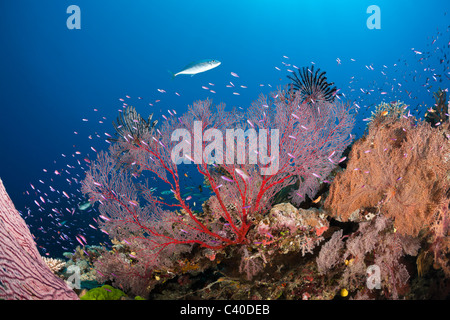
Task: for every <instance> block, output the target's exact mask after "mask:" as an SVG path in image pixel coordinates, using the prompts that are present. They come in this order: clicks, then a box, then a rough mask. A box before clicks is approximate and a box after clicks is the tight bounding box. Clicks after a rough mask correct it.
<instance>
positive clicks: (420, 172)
mask: <svg viewBox="0 0 450 320" xmlns="http://www.w3.org/2000/svg"><path fill="white" fill-rule="evenodd" d="M449 154H450V144H449V141H448V139H447V138H446V136H445V135H444V134H443V133H442V132H441V130H438V129H436V128H432V127H430V126H429V125H428V124H426V123H424V122H421V123H417V124H416V123H415V121H414V119H413V118H411V117H403V116H402V117H400V118H398V117H396V116H393V115H392V116H391V115H386V116H382V115H380V116H378V117H376V118H375V119H374V121H373V122H372V123H371V124H370V125H369V130H368V133H367V134H366V135H364V136H363V137H362V138H361V139H359V140H358V141H356V142H355V143H354V145H353V146H352V150H351V152H350V155H349V162H348V164H347V169H346V170H345V171H343V172H340V173H339V174H338V175H337V176H336V178H335V180H334V182H333V184H332V185H331V187H330V193H329V196H328V198H327V199H326V201H325V207H326V208H327V209H328V210H329V211H330V213H331V214H332V215H333V216H334V217H336V218H338V219H340V220H342V221H347V220H349V219H350V218H352V219H356V220H363V219H364V217H363V216H362V215H361V214H363V215H365V214H367V212H368V211H369V212H372V213H377V212H381V213H382V214H383V215H385V216H386V217H390V218H392V219H393V220H394V226H395V228H396V229H397V230H398V231H399V232H400V233H401V234H405V235H412V236H417V235H418V234H419V232H420V231H421V230H424V229H427V228H429V227H430V226H431V225H432V223H433V219H434V217H435V213H436V210H437V208H438V207H439V206H440V205H441V204H442V203H443V201H445V199H446V197H447V191H448V188H449V179H448V172H449V171H450V162H449V161H447V159H448V156H449ZM357 210H359V211H357ZM358 212H359V214H358Z"/></svg>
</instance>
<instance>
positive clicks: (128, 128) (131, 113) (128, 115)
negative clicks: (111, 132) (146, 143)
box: [108, 106, 158, 142]
mask: <svg viewBox="0 0 450 320" xmlns="http://www.w3.org/2000/svg"><path fill="white" fill-rule="evenodd" d="M152 118H153V113H151V114H150V115H149V116H148V119H147V120H145V119H144V118H142V117H141V115H140V114H139V113H137V111H136V109H135V108H134V107H133V106H128V107H127V108H126V109H125V110H124V111H123V112H122V114H121V115H119V116H118V117H117V123H116V122H113V126H114V129H115V130H116V132H115V135H116V138H109V139H108V140H109V141H111V142H116V141H118V140H120V139H125V140H127V141H132V142H134V141H136V142H138V141H139V139H140V138H141V137H142V136H143V135H144V134H145V133H146V132H149V131H150V129H152V128H153V127H154V126H155V125H156V124H157V123H158V120H154V121H153V122H152Z"/></svg>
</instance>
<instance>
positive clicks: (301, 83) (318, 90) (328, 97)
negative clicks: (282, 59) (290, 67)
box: [287, 65, 336, 103]
mask: <svg viewBox="0 0 450 320" xmlns="http://www.w3.org/2000/svg"><path fill="white" fill-rule="evenodd" d="M319 72H320V69H317V70H314V65H312V66H311V68H308V67H303V68H302V69H299V70H298V74H297V73H295V72H293V73H292V76H290V75H289V76H287V77H288V78H289V79H290V80H292V83H291V87H292V88H291V91H294V92H296V91H298V92H300V94H301V97H302V100H303V101H304V102H307V103H310V102H312V103H314V102H315V101H317V100H322V101H328V102H333V101H334V99H335V96H336V87H332V86H333V84H334V82H327V77H325V73H326V72H325V71H323V72H320V73H319Z"/></svg>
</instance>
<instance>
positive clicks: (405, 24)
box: [0, 0, 450, 256]
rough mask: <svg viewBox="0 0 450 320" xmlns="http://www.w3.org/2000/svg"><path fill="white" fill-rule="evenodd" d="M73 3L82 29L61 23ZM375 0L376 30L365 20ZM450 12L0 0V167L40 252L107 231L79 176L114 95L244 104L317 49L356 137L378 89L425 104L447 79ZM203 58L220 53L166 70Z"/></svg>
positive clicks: (416, 105) (163, 106) (358, 3)
mask: <svg viewBox="0 0 450 320" xmlns="http://www.w3.org/2000/svg"><path fill="white" fill-rule="evenodd" d="M70 5H76V6H78V7H79V8H80V10H81V15H80V17H81V20H80V21H81V24H80V26H81V29H69V28H68V27H67V19H68V18H69V17H70V15H71V14H70V13H67V8H68V7H69V6H70ZM371 5H376V6H378V7H379V9H380V13H381V14H380V21H381V23H380V27H381V28H380V29H369V28H368V26H367V20H368V19H369V17H370V16H371V14H370V13H367V8H368V7H369V6H371ZM449 11H450V2H448V1H442V0H441V1H438V0H429V1H411V0H408V1H406V0H396V1H388V0H375V1H372V0H371V1H366V0H353V1H350V0H348V1H333V0H328V1H325V0H314V1H313V0H309V1H299V0H296V1H295V0H290V1H282V0H281V1H252V0H249V1H235V0H230V1H214V2H211V1H179V0H172V1H144V0H139V1H138V0H135V1H125V0H117V1H116V0H115V1H100V0H98V1H86V0H74V1H56V0H49V1H31V0H20V1H11V0H9V1H1V2H0V15H1V17H0V98H1V114H0V150H1V151H0V152H1V156H0V178H1V179H2V180H3V183H4V184H5V187H6V189H7V191H8V192H9V195H10V196H11V198H12V200H13V202H14V203H15V205H16V207H17V209H18V210H20V211H21V212H22V214H23V216H24V217H25V219H26V221H27V223H28V224H29V226H30V229H31V231H32V233H33V234H34V236H35V238H36V242H37V244H38V246H39V249H40V250H41V253H42V254H48V255H50V256H59V255H61V253H62V252H63V251H66V250H67V251H70V250H73V247H74V246H76V245H77V242H76V241H75V235H77V234H82V235H84V236H85V237H86V239H87V241H88V242H89V244H95V243H97V242H98V241H102V239H105V238H102V237H103V235H102V234H101V232H100V231H99V230H98V229H94V228H92V227H89V224H92V225H94V226H95V222H94V221H93V218H94V217H96V213H95V212H94V210H91V211H89V212H79V210H77V206H78V204H79V203H80V202H82V200H83V199H82V198H81V193H80V192H79V187H80V186H79V184H78V183H77V182H79V181H80V180H82V179H83V176H84V171H85V170H87V163H86V161H85V160H84V159H86V158H87V159H91V160H93V159H95V155H96V152H95V151H94V150H97V151H98V150H104V149H106V148H107V147H108V145H107V143H106V142H105V141H104V140H105V138H106V136H105V134H104V133H105V132H106V133H110V134H112V133H113V127H112V124H111V122H112V121H113V120H115V118H116V117H117V115H118V110H119V109H120V108H121V107H122V104H123V102H122V101H120V100H119V99H124V100H125V102H126V103H128V104H131V105H133V106H135V107H136V109H137V111H138V112H140V113H141V114H142V115H143V116H146V115H147V114H149V113H154V117H155V118H156V119H160V118H161V116H162V114H167V110H168V109H170V110H176V111H177V113H183V112H185V111H186V110H187V105H188V104H191V103H192V102H193V101H195V100H199V99H205V98H207V97H210V98H212V99H213V101H214V102H215V103H219V102H224V103H226V105H227V106H229V107H232V106H236V107H242V108H244V109H245V108H246V107H247V106H249V105H250V103H251V102H252V101H254V100H255V99H256V98H257V97H258V95H259V94H260V93H264V94H268V93H269V92H271V91H273V90H274V89H275V88H276V87H277V86H280V85H285V84H287V83H288V79H287V78H286V76H287V75H288V74H289V71H288V69H293V66H297V67H304V66H310V65H311V63H312V62H313V63H315V65H316V66H317V67H319V68H320V69H321V70H324V71H326V72H327V77H328V79H329V80H330V81H333V82H335V85H336V86H337V87H338V88H339V89H340V93H341V94H343V95H342V96H341V98H342V99H343V100H346V101H349V102H351V103H356V104H358V106H359V109H358V115H357V120H358V121H357V125H356V127H355V129H354V135H355V136H356V137H358V136H360V135H361V134H362V132H363V131H364V127H365V124H366V122H364V121H363V119H365V118H367V117H368V116H370V111H371V110H373V107H374V105H375V104H377V103H379V102H380V101H386V102H389V101H393V100H401V101H404V102H405V103H407V104H408V105H409V106H410V109H411V113H414V114H416V115H418V116H419V117H420V116H421V117H423V114H424V112H425V110H426V108H427V106H430V105H432V104H433V103H434V100H433V98H432V92H433V91H436V90H437V89H438V88H439V87H441V88H448V84H449V73H448V72H449V69H448V66H449V61H448V58H449V56H448V53H449V40H450V34H449V25H450V23H449V22H450V20H449V15H448V14H450V13H449ZM434 40H435V41H434ZM206 58H213V59H218V60H220V61H221V62H222V64H221V65H220V66H219V67H218V68H215V69H213V70H210V71H208V72H205V73H202V74H198V75H195V76H194V77H190V76H179V77H176V78H175V79H173V80H172V79H171V77H170V74H169V73H168V70H171V71H174V72H175V71H179V70H180V69H181V68H182V67H183V66H184V65H186V64H188V63H189V62H191V61H195V60H200V59H206ZM441 60H442V61H441ZM277 68H278V69H280V70H278V69H277ZM231 72H234V73H236V74H238V75H239V77H238V78H237V77H234V76H232V75H231ZM433 76H434V77H435V78H436V79H434V78H433ZM230 82H232V83H233V86H231V87H227V85H230ZM211 84H213V85H211ZM241 86H244V87H241ZM202 87H207V88H208V89H204V88H202ZM158 89H160V91H158ZM162 90H164V91H165V92H161V91H162ZM210 90H213V91H215V92H214V93H213V92H211V91H210ZM236 93H238V94H239V95H237V94H236ZM127 96H129V97H130V98H127ZM83 119H84V120H83ZM86 120H87V121H86ZM77 160H78V161H80V164H79V163H78V162H77ZM52 189H53V190H55V191H52ZM56 190H57V191H56ZM62 191H65V192H66V193H67V195H68V197H66V196H64V194H63V193H62ZM41 197H42V199H44V200H43V201H42V199H41ZM35 201H37V202H38V203H39V206H38V205H37V204H36V202H35ZM52 209H55V210H56V211H52ZM74 210H75V211H76V212H74Z"/></svg>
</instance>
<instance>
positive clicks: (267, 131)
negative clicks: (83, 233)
mask: <svg viewBox="0 0 450 320" xmlns="http://www.w3.org/2000/svg"><path fill="white" fill-rule="evenodd" d="M283 97H284V92H281V91H278V92H276V93H274V94H272V95H271V98H269V99H268V98H266V97H263V96H261V97H260V99H259V100H258V101H256V102H255V103H254V104H252V106H251V107H250V109H249V112H248V116H247V117H244V115H240V114H238V113H237V112H236V110H232V111H231V112H226V111H225V106H224V105H223V104H219V105H218V106H213V105H212V102H211V101H210V100H206V101H199V102H195V103H194V104H193V105H192V106H190V107H189V111H188V112H187V113H185V114H184V115H182V116H179V117H178V116H175V115H173V116H172V117H169V118H167V120H166V121H163V122H162V123H160V125H159V126H158V128H156V127H154V126H147V127H146V130H139V131H138V132H139V134H136V132H137V130H134V128H132V127H131V128H128V127H127V126H124V127H121V128H120V131H119V134H120V135H121V136H120V137H118V139H117V141H116V142H115V143H114V144H113V145H112V146H111V147H110V150H109V153H104V152H101V153H99V156H98V160H97V161H96V162H94V163H93V164H92V165H91V169H90V171H89V172H88V173H87V175H86V179H85V180H84V181H83V187H82V191H83V193H85V194H88V195H89V197H90V199H91V201H98V202H99V204H100V205H99V209H100V212H101V216H102V217H103V220H104V222H103V223H102V225H101V227H102V229H103V230H104V231H105V232H108V233H109V234H110V236H111V237H116V238H117V239H118V240H126V241H127V242H128V243H130V245H131V246H133V249H135V250H136V256H137V257H138V259H141V260H142V261H145V266H146V267H148V268H157V267H158V268H161V267H162V268H168V267H169V266H170V264H171V262H172V261H173V260H174V259H176V257H177V255H173V253H174V252H182V251H183V252H186V251H189V250H191V248H193V247H194V246H196V247H200V248H207V249H208V250H217V251H218V250H221V249H223V248H226V247H228V246H232V245H237V244H246V243H248V239H247V238H246V236H247V232H248V230H249V229H250V228H251V227H252V226H253V224H254V219H255V217H260V216H261V215H264V214H265V213H266V212H267V211H268V210H269V209H270V207H271V204H272V198H273V196H274V195H275V194H277V193H278V192H279V191H280V190H282V189H283V188H285V187H287V186H289V185H292V184H294V183H296V182H299V185H300V189H299V190H297V191H296V196H295V198H296V200H298V202H301V201H302V199H303V197H304V196H305V195H308V196H310V197H312V196H314V194H315V192H316V190H317V188H318V186H319V184H320V183H321V182H322V181H323V180H324V179H325V178H326V176H327V175H328V174H329V172H330V171H331V170H332V169H333V168H334V167H335V166H336V164H337V162H338V161H339V158H340V156H341V154H342V152H343V150H344V149H345V148H346V147H347V145H348V144H349V143H350V141H351V137H350V131H351V129H352V126H353V123H354V120H353V116H352V115H351V114H350V113H349V111H350V107H349V106H348V105H344V104H340V103H333V104H332V103H329V102H323V101H320V102H317V103H316V104H313V105H311V104H306V103H302V101H301V96H300V95H295V98H294V99H293V100H289V101H288V100H287V99H283ZM137 119H140V117H137ZM244 130H245V131H244ZM256 130H258V131H256ZM252 137H257V139H256V140H252ZM192 138H194V140H192ZM223 146H226V151H224V149H223ZM230 150H231V151H232V152H229V151H230ZM245 150H247V151H248V153H247V152H245ZM235 151H236V152H235ZM182 163H184V164H185V165H188V164H190V165H192V166H194V167H195V168H196V169H197V171H198V172H199V173H200V174H201V175H202V176H203V177H204V179H205V181H206V183H208V185H209V186H210V190H211V192H212V196H211V197H210V199H209V200H208V201H207V202H206V203H205V206H204V209H205V210H204V212H202V213H198V212H194V210H193V208H192V207H191V205H190V202H188V200H187V199H184V198H183V196H182V192H183V185H182V180H181V179H180V175H181V174H180V173H179V166H180V165H182ZM143 172H145V175H146V176H147V177H148V174H150V175H151V178H152V179H157V180H159V181H161V182H162V183H165V184H166V185H167V187H168V189H170V190H171V192H172V193H173V196H174V198H175V201H168V200H167V199H166V200H164V199H163V198H161V197H159V196H158V195H157V194H155V193H154V192H153V191H152V189H151V188H150V185H149V182H148V181H151V180H147V182H143V181H142V180H143V179H142V173H143ZM256 222H257V221H256ZM180 250H181V251H180Z"/></svg>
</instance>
